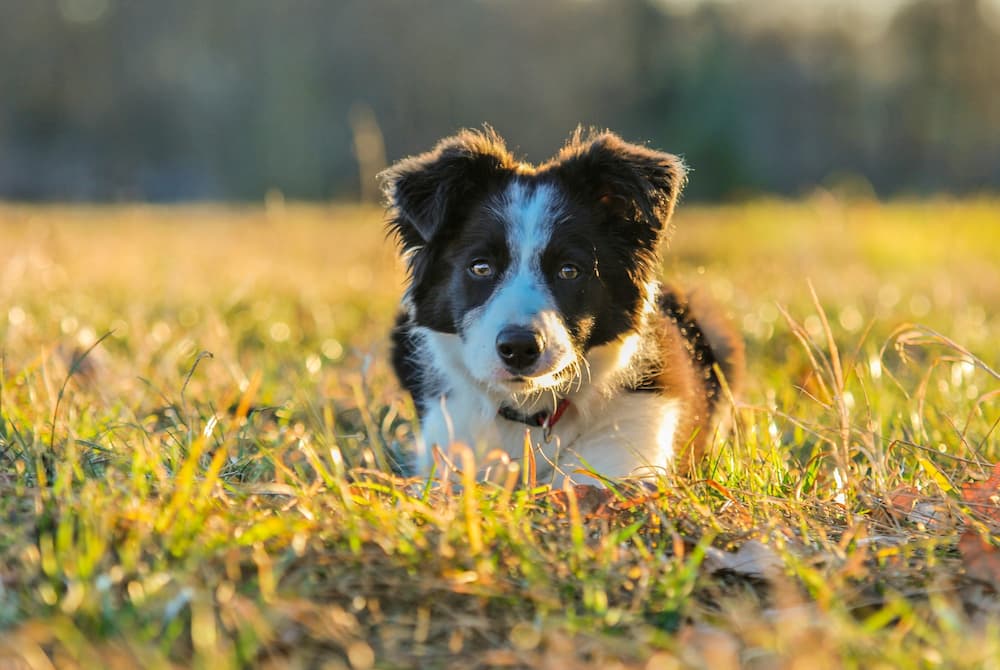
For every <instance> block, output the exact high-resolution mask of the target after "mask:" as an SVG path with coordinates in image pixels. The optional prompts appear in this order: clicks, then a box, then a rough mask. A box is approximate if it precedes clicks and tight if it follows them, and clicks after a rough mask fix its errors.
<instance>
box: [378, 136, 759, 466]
mask: <svg viewBox="0 0 1000 670" xmlns="http://www.w3.org/2000/svg"><path fill="white" fill-rule="evenodd" d="M382 180H383V185H384V189H385V193H386V197H387V200H388V205H389V208H390V209H389V212H390V214H389V222H388V225H389V230H390V232H391V233H393V234H394V235H395V236H396V238H397V239H398V241H399V244H400V247H401V249H402V253H403V256H404V258H405V260H406V264H407V267H408V270H409V281H408V286H407V289H406V292H405V295H404V297H403V300H402V310H401V312H400V314H399V317H398V320H397V324H396V327H395V329H394V330H393V332H392V341H393V356H392V359H393V365H394V367H395V370H396V373H397V375H398V377H399V379H400V382H401V383H402V385H403V386H404V387H405V388H406V389H407V390H408V391H409V392H410V393H411V394H412V396H413V399H414V402H415V404H416V407H417V411H418V413H419V417H420V428H421V431H420V432H421V435H420V438H419V439H418V444H417V455H416V470H417V472H418V473H419V474H422V475H426V474H427V473H429V472H430V471H431V469H432V466H433V465H434V448H435V447H439V448H440V449H441V450H442V453H445V454H447V452H448V448H449V446H450V445H452V444H453V443H456V442H460V443H464V444H466V445H469V446H472V447H475V448H477V449H478V450H479V451H478V453H480V454H482V453H485V452H486V451H489V450H493V449H497V448H499V449H501V450H503V451H504V452H506V453H507V454H509V455H510V457H511V459H513V460H517V459H520V458H522V457H523V455H524V445H525V431H528V432H529V436H528V437H529V439H530V441H531V444H532V445H534V448H535V449H536V452H535V453H536V459H535V460H536V464H537V465H536V467H537V473H538V476H539V479H540V480H542V479H543V478H545V477H551V479H552V480H554V481H561V480H562V478H564V477H570V478H571V479H572V480H574V481H587V482H590V483H594V482H595V481H596V482H598V483H599V482H601V481H602V478H621V477H628V476H632V477H636V476H638V477H649V476H653V475H656V474H657V473H662V472H664V471H665V469H668V468H674V467H676V464H677V463H680V464H681V466H682V467H687V466H688V465H689V464H690V463H692V462H694V461H696V460H697V459H698V458H699V457H700V456H701V454H702V452H703V450H704V448H705V446H706V445H707V444H708V443H709V442H710V440H711V438H712V436H713V432H714V426H715V423H714V421H713V420H714V419H715V418H717V416H718V415H719V414H720V411H719V410H721V409H722V408H721V405H722V401H723V398H722V387H723V382H722V380H720V378H719V376H718V374H719V372H721V373H722V375H724V377H725V379H726V383H728V385H729V387H730V388H734V387H735V386H736V384H737V382H738V377H739V376H740V372H741V369H742V357H743V350H742V343H741V341H740V340H739V339H738V338H737V337H736V336H735V335H734V333H733V332H732V331H731V330H730V329H729V327H728V325H727V324H726V323H725V322H724V321H723V320H722V319H721V318H720V317H719V316H718V315H717V314H715V313H713V311H712V310H710V309H708V310H706V309H704V307H703V306H701V305H699V301H696V300H690V299H689V298H688V296H685V295H684V294H682V293H679V292H677V291H675V290H673V289H668V288H664V287H663V286H661V285H660V283H659V282H658V281H657V279H656V275H657V268H658V265H659V256H658V254H659V251H660V247H661V246H662V245H663V244H664V242H665V241H666V239H667V237H668V235H669V233H670V217H671V214H672V213H673V209H674V205H675V203H676V202H677V197H678V194H679V193H680V190H681V187H682V186H683V184H684V181H685V170H684V165H683V163H682V162H681V160H680V159H679V158H677V157H676V156H673V155H671V154H666V153H660V152H658V151H653V150H651V149H648V148H646V147H643V146H638V145H635V144H629V143H627V142H625V141H623V140H622V139H621V138H619V137H618V136H617V135H615V134H613V133H610V132H604V133H595V134H591V135H589V136H584V135H583V134H582V133H581V132H580V131H577V132H576V133H575V134H574V135H573V136H572V137H571V138H570V140H569V141H568V143H567V144H566V146H565V147H564V148H563V149H562V150H561V151H560V152H559V153H558V154H557V155H556V156H555V158H553V159H552V160H550V161H549V162H547V163H544V164H542V165H538V166H533V165H529V164H527V163H523V162H520V161H518V160H516V159H515V158H514V157H513V156H512V155H511V154H510V152H508V150H507V149H506V148H505V146H504V143H503V140H502V139H501V138H500V137H498V136H497V135H496V134H495V133H494V132H493V131H492V130H490V129H487V130H485V131H483V132H475V131H463V132H461V133H459V134H458V135H455V136H454V137H450V138H447V139H445V140H442V141H441V142H440V143H439V144H438V145H437V146H436V147H435V148H434V149H433V150H432V151H429V152H427V153H425V154H421V155H419V156H414V157H411V158H407V159H405V160H403V161H401V162H399V163H397V164H396V165H395V166H393V167H391V168H389V169H388V170H387V171H386V172H384V173H383V175H382Z"/></svg>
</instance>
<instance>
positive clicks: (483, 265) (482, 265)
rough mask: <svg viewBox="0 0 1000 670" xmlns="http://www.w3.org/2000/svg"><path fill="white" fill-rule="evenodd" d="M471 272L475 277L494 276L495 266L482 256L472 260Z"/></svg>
mask: <svg viewBox="0 0 1000 670" xmlns="http://www.w3.org/2000/svg"><path fill="white" fill-rule="evenodd" d="M469 274H471V275H472V276H473V277H479V278H480V279H485V278H487V277H492V276H493V266H492V265H490V264H489V261H485V260H483V259H482V258H477V259H476V260H474V261H472V265H470V266H469Z"/></svg>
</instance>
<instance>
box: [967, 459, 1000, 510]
mask: <svg viewBox="0 0 1000 670" xmlns="http://www.w3.org/2000/svg"><path fill="white" fill-rule="evenodd" d="M962 500H964V501H965V502H966V504H967V505H968V506H969V509H970V510H971V511H972V513H973V514H975V515H976V517H978V518H979V519H980V520H981V521H985V522H987V523H994V524H1000V463H997V464H995V465H994V466H993V470H992V471H991V472H990V476H989V478H988V479H987V480H986V481H984V482H969V483H968V484H965V485H963V486H962Z"/></svg>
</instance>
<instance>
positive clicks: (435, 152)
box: [379, 128, 517, 253]
mask: <svg viewBox="0 0 1000 670" xmlns="http://www.w3.org/2000/svg"><path fill="white" fill-rule="evenodd" d="M516 170H517V161H516V160H514V158H513V156H511V154H510V152H508V151H507V148H506V147H505V146H504V142H503V140H502V139H501V138H500V137H499V136H498V135H497V134H496V133H495V132H494V131H493V130H492V129H490V128H487V129H486V130H484V131H482V132H478V131H473V130H464V131H462V132H460V133H459V134H457V135H455V136H453V137H449V138H446V139H443V140H441V141H440V142H439V143H438V145H437V146H436V147H434V149H432V150H431V151H428V152H427V153H424V154H420V155H419V156H412V157H410V158H406V159H403V160H401V161H399V162H398V163H396V164H395V165H393V166H392V167H391V168H389V169H387V170H385V171H384V172H382V174H380V175H379V179H380V181H381V183H382V190H383V192H384V193H385V198H386V201H387V204H388V206H389V212H390V213H389V230H390V232H392V233H395V235H396V236H397V237H398V238H399V241H400V244H401V246H402V248H403V252H404V253H406V252H409V251H412V250H414V249H416V248H418V247H421V246H423V245H425V244H427V243H428V242H430V241H431V239H432V238H433V237H434V236H435V235H437V234H439V233H440V232H441V231H442V230H445V229H447V228H448V227H449V225H450V224H452V223H454V222H456V221H459V220H460V219H461V217H462V216H464V215H465V214H466V213H467V212H468V208H469V207H471V206H472V204H473V202H474V201H475V199H476V197H477V196H478V195H479V194H484V193H486V191H487V190H488V189H490V188H491V187H493V186H495V185H497V184H498V182H500V181H501V180H504V179H508V178H509V177H510V176H511V175H513V174H514V173H515V172H516Z"/></svg>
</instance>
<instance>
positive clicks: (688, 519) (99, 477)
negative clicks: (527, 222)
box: [0, 194, 1000, 670]
mask: <svg viewBox="0 0 1000 670" xmlns="http://www.w3.org/2000/svg"><path fill="white" fill-rule="evenodd" d="M381 217H382V213H381V211H379V210H378V209H376V208H354V207H341V206H329V207H321V206H300V205H294V204H285V203H282V202H280V201H277V200H275V201H272V202H269V203H268V204H267V206H261V207H245V208H230V207H222V206H218V207H216V206H199V207H194V206H192V207H178V208H150V207H141V206H134V207H129V206H122V207H108V208H101V207H58V206H52V207H44V208H32V207H22V206H14V205H8V206H3V207H0V249H2V258H3V260H2V262H0V350H2V365H0V668H33V669H42V668H51V667H59V668H63V667H69V668H72V667H78V668H99V667H107V668H131V667H143V668H171V667H197V668H212V669H213V670H221V669H222V668H229V667H242V666H248V665H253V666H261V667H274V668H278V667H296V668H313V667H316V668H352V669H353V670H364V669H366V668H486V667H515V668H516V667H528V668H595V669H596V668H601V669H610V668H643V669H646V670H665V669H668V668H678V667H704V668H722V669H725V668H731V667H739V666H745V667H753V668H824V667H830V668H835V667H857V668H878V667H884V668H928V667H965V668H988V667H992V668H1000V597H998V592H1000V554H998V549H997V547H998V544H1000V501H998V498H997V495H998V494H1000V469H997V470H993V464H995V463H997V462H1000V428H998V427H997V424H998V422H1000V402H998V399H1000V377H998V374H997V372H996V371H997V370H998V369H1000V337H998V333H1000V201H993V200H987V199H983V200H966V201H960V200H959V201H952V200H935V201H903V202H896V203H891V204H879V203H876V202H868V201H861V202H846V201H841V200H838V199H837V198H835V197H834V196H831V195H829V194H819V195H815V196H813V197H810V198H809V199H807V200H803V201H799V202H784V201H761V202H755V203H750V204H743V205H731V206H720V207H699V206H693V205H687V204H685V205H682V206H681V208H680V210H679V212H678V215H677V217H676V223H677V231H676V235H675V237H674V240H673V243H672V245H671V249H670V252H669V254H668V256H667V258H665V260H664V268H663V274H664V277H666V278H669V279H671V280H676V281H679V282H682V283H684V284H687V285H697V286H700V287H702V289H703V290H705V291H709V292H710V293H711V294H712V295H713V296H714V297H715V299H716V300H717V301H718V302H720V303H721V304H722V305H724V306H725V308H726V309H727V311H728V312H729V313H730V314H731V315H732V318H733V319H734V320H735V322H736V323H737V324H738V325H739V326H740V327H741V328H742V331H743V333H744V335H745V337H746V341H747V347H748V359H749V366H750V375H749V378H750V384H749V387H748V388H747V389H746V392H745V393H744V394H743V395H742V397H740V398H737V399H735V401H736V405H737V410H736V413H737V421H736V430H735V431H734V432H733V433H732V434H731V435H730V436H729V437H728V438H726V439H725V440H720V441H719V444H718V445H717V447H716V449H715V451H714V454H713V456H712V457H711V458H709V459H708V460H707V461H706V462H705V463H704V464H703V465H702V467H701V470H700V471H699V472H697V473H695V474H694V475H693V476H692V477H690V478H686V479H667V480H664V481H661V482H659V484H658V488H657V490H656V491H655V492H653V491H648V490H646V491H641V492H637V491H634V490H631V489H628V488H621V489H618V490H616V491H614V492H612V493H609V494H602V493H601V492H600V491H594V490H585V489H579V490H575V489H570V490H568V491H549V490H548V489H547V487H546V486H545V484H544V482H537V481H531V477H530V473H529V472H527V471H525V470H522V469H519V468H518V466H517V463H513V464H511V465H510V466H509V467H510V473H511V478H510V482H509V484H510V485H509V486H506V487H504V486H497V485H490V486H487V485H481V486H471V485H465V486H457V485H451V484H442V483H440V482H437V483H430V484H426V483H424V482H421V481H416V480H407V479H404V478H403V477H401V476H400V475H398V474H395V473H398V465H397V461H398V457H399V455H400V454H405V452H406V450H407V449H409V448H410V447H411V446H412V442H413V433H414V430H415V427H414V425H413V418H414V412H413V407H412V405H411V403H410V401H409V400H408V398H406V397H405V396H404V394H402V393H401V392H400V390H399V388H398V386H397V385H396V384H395V381H394V380H393V378H392V374H391V370H390V369H389V367H388V364H387V355H386V354H387V346H386V331H387V329H388V327H389V325H390V323H391V321H392V318H393V313H394V309H395V304H396V301H397V299H398V296H399V293H400V290H401V282H402V276H403V274H402V268H401V266H400V264H399V263H398V262H397V260H396V259H395V255H394V251H393V249H392V246H391V244H390V242H389V241H387V240H386V239H385V237H384V232H383V229H382V226H381ZM991 475H992V477H991Z"/></svg>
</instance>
